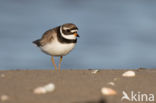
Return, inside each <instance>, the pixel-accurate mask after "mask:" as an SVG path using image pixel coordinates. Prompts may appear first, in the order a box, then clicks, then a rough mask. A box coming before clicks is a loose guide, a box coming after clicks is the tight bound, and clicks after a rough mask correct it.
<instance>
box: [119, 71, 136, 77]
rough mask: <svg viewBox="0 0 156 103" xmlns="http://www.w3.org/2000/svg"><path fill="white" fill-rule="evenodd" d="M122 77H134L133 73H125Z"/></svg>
mask: <svg viewBox="0 0 156 103" xmlns="http://www.w3.org/2000/svg"><path fill="white" fill-rule="evenodd" d="M122 76H123V77H134V76H135V72H134V71H126V72H124V73H123V74H122Z"/></svg>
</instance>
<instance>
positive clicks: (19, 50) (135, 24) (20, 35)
mask: <svg viewBox="0 0 156 103" xmlns="http://www.w3.org/2000/svg"><path fill="white" fill-rule="evenodd" d="M64 23H75V24H76V25H77V26H78V27H79V32H78V33H79V35H80V36H81V37H80V38H79V39H78V44H77V46H76V48H75V49H74V50H73V51H72V52H71V53H70V54H69V55H67V56H65V57H64V60H63V63H62V68H64V69H97V68H98V69H127V68H128V69H135V68H139V67H144V68H155V67H156V1H155V0H117V1H113V0H0V69H52V68H53V66H52V63H51V60H50V56H48V55H45V54H44V53H42V52H41V51H40V50H39V48H37V47H35V46H34V45H33V44H32V41H33V40H36V39H39V38H40V37H41V35H42V34H43V33H44V32H45V31H46V30H48V29H51V28H53V27H56V26H59V25H61V24H64ZM56 59H58V58H56Z"/></svg>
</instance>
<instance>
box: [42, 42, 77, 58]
mask: <svg viewBox="0 0 156 103" xmlns="http://www.w3.org/2000/svg"><path fill="white" fill-rule="evenodd" d="M74 47H75V43H70V44H65V43H64V44H63V43H60V42H58V41H57V40H53V41H52V42H51V43H48V44H46V45H44V46H43V47H41V50H42V51H43V52H45V53H47V54H49V55H51V56H65V55H66V54H68V53H69V52H70V51H71V50H72V49H73V48H74Z"/></svg>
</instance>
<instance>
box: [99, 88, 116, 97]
mask: <svg viewBox="0 0 156 103" xmlns="http://www.w3.org/2000/svg"><path fill="white" fill-rule="evenodd" d="M101 93H102V94H103V95H107V96H111V95H116V94H117V92H116V91H115V90H113V89H111V88H106V87H103V88H102V89H101Z"/></svg>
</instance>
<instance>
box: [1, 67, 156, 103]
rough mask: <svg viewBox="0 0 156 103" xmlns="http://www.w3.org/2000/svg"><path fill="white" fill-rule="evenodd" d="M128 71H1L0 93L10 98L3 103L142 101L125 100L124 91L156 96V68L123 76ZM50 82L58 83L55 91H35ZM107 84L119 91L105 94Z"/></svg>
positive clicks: (110, 102)
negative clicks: (42, 92) (103, 89)
mask: <svg viewBox="0 0 156 103" xmlns="http://www.w3.org/2000/svg"><path fill="white" fill-rule="evenodd" d="M125 71H128V70H100V71H99V72H97V73H95V74H93V73H92V70H62V71H60V72H59V71H54V70H6V71H3V70H1V71H0V96H1V97H2V96H4V95H6V96H8V98H7V99H6V100H2V98H1V100H0V103H139V102H138V101H128V100H123V101H121V97H122V96H123V94H122V92H123V91H125V92H126V93H127V94H128V95H130V93H131V92H132V91H133V92H134V93H136V94H137V95H139V94H143V93H144V94H145V93H146V94H155V95H156V69H136V70H133V71H134V72H135V73H136V76H135V77H123V76H122V74H123V73H124V72H125ZM110 82H113V83H114V85H112V83H110ZM49 83H53V84H55V90H54V91H52V92H48V93H45V94H35V93H34V92H33V90H34V89H35V88H37V87H39V86H44V85H46V84H49ZM103 87H107V88H111V89H113V90H115V91H116V92H117V94H116V95H110V96H106V95H103V94H102V93H101V88H103ZM155 101H156V100H155ZM140 103H141V102H140ZM146 103H154V102H149V101H146Z"/></svg>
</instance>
